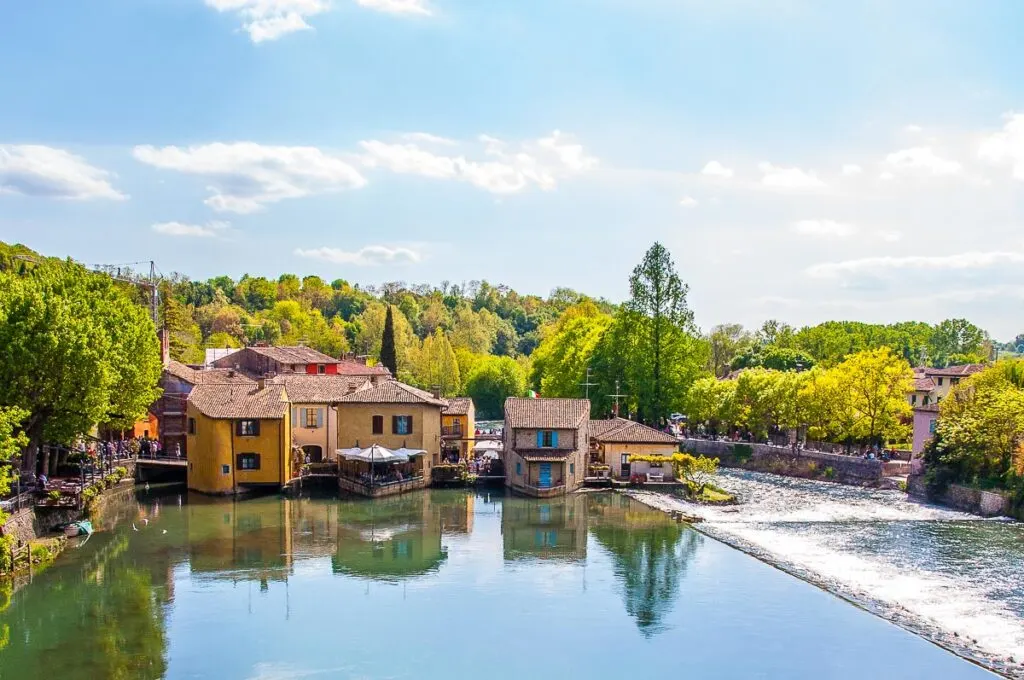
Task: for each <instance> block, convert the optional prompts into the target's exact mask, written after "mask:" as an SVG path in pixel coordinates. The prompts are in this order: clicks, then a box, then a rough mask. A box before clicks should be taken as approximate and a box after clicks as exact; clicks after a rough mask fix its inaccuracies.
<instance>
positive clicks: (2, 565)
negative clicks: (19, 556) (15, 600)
mask: <svg viewBox="0 0 1024 680" xmlns="http://www.w3.org/2000/svg"><path fill="white" fill-rule="evenodd" d="M13 548H14V536H13V535H7V536H0V572H2V573H7V572H9V571H11V550H12V549H13ZM3 610H4V607H0V611H3Z"/></svg>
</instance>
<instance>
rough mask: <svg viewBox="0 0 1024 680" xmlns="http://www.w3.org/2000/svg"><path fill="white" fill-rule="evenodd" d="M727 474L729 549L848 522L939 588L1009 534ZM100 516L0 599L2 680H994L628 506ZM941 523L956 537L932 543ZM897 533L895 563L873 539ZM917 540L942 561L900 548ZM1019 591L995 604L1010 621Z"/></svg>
mask: <svg viewBox="0 0 1024 680" xmlns="http://www.w3.org/2000/svg"><path fill="white" fill-rule="evenodd" d="M728 481H729V482H730V483H735V484H736V485H737V487H743V490H744V493H748V494H750V497H751V499H752V503H751V505H750V506H749V508H747V509H746V510H745V511H746V512H748V513H749V514H748V515H747V516H746V519H742V520H741V519H740V516H739V515H730V514H729V513H723V515H722V516H721V517H717V516H716V517H715V518H714V519H713V521H711V522H709V523H708V527H709V528H712V529H714V530H720V531H721V532H722V533H723V534H725V533H726V532H729V535H730V537H733V538H731V539H730V540H738V538H736V537H740V536H741V535H742V536H743V538H744V540H749V541H751V542H752V543H757V542H758V541H761V539H760V538H759V537H760V536H764V535H766V534H764V533H761V532H772V531H774V532H775V536H776V537H778V538H779V540H780V541H781V540H785V541H789V542H790V543H791V544H796V545H802V546H804V547H806V545H808V544H809V545H814V542H813V541H810V542H809V543H803V544H801V543H799V538H800V536H801V535H804V534H805V533H808V532H801V531H799V530H797V528H798V526H801V525H802V526H804V527H810V528H811V529H810V531H809V533H810V534H811V535H817V534H818V533H821V534H823V540H826V541H827V540H828V538H827V536H824V534H828V531H821V529H822V527H823V526H824V525H826V524H828V525H829V526H831V527H837V528H839V529H841V530H839V529H837V530H836V531H834V532H832V533H833V536H834V538H835V540H834V542H833V543H834V550H835V553H836V554H848V553H851V551H854V550H855V548H854V544H857V545H859V546H864V549H865V550H869V552H870V554H871V556H870V557H868V556H864V557H858V558H856V559H860V560H862V561H863V564H865V565H870V566H871V567H872V568H873V569H875V570H876V572H877V570H878V569H879V568H880V565H883V564H891V565H892V569H893V570H897V573H896V575H897V576H899V577H900V578H903V576H900V573H899V571H898V570H902V571H903V572H904V573H906V574H907V578H911V575H912V574H914V573H915V572H914V570H916V569H918V567H916V566H915V565H916V564H917V563H918V562H922V561H924V562H927V561H928V560H929V559H937V560H939V561H940V562H942V563H943V564H946V565H948V567H949V570H950V574H948V575H943V574H939V573H936V574H935V575H934V576H933V577H932V578H935V579H940V578H949V579H950V580H952V578H953V577H954V575H955V569H956V568H955V566H954V564H955V563H956V562H958V561H959V562H971V561H972V560H971V550H972V547H971V546H980V545H982V543H981V541H983V540H986V535H985V534H984V533H983V532H984V531H986V530H987V529H988V528H989V527H998V526H1000V525H998V524H996V523H984V522H970V521H967V520H966V518H960V517H945V518H943V519H940V515H941V512H940V511H932V510H923V509H922V510H915V512H934V513H939V514H936V515H935V521H932V522H930V523H929V526H930V527H931V528H932V529H934V530H935V531H936V532H937V533H938V534H940V537H939V538H932V539H929V538H928V537H927V535H926V534H927V532H924V531H920V530H915V529H914V528H913V527H903V528H901V527H899V526H897V525H898V524H899V523H900V522H903V523H904V524H907V522H906V521H905V518H904V517H900V516H898V515H897V516H893V517H889V518H880V517H877V516H876V517H875V518H874V519H869V518H868V516H869V515H870V514H871V513H875V512H881V510H879V509H878V508H880V507H882V506H887V505H889V503H890V499H888V498H885V499H879V500H869V499H866V498H865V497H864V496H860V495H858V494H863V493H867V492H861V491H858V490H854V491H852V492H849V493H851V494H852V495H851V496H850V498H848V499H845V500H844V499H842V498H840V497H838V496H836V495H835V494H841V493H846V492H845V491H843V490H842V489H839V488H837V489H831V488H830V489H828V490H826V491H825V492H824V493H819V492H817V491H814V490H811V491H804V490H799V489H797V490H795V491H793V494H794V495H793V498H797V497H799V496H800V495H801V494H809V497H808V506H810V505H812V504H813V502H814V501H813V498H828V499H830V500H829V501H828V502H829V503H834V505H835V507H831V508H825V509H823V510H822V512H825V513H832V517H831V520H830V521H828V522H825V521H822V520H821V516H819V515H808V516H802V517H801V516H800V512H799V510H798V509H797V508H796V507H793V506H792V504H788V503H784V504H783V507H780V508H779V510H780V511H784V512H791V514H792V518H791V519H792V521H790V522H785V521H783V522H774V520H772V519H771V518H770V517H769V516H768V512H769V510H770V503H773V502H775V501H768V500H764V499H760V500H759V499H758V497H759V494H760V493H761V491H763V490H765V486H764V485H765V484H766V482H763V481H758V480H757V479H754V478H745V477H735V478H730V479H729V480H728ZM787 493H788V492H787ZM823 502H824V501H823ZM857 507H860V508H861V510H856V508H857ZM843 508H851V509H849V510H843ZM715 512H716V513H717V512H718V511H717V510H716V511H715ZM858 512H861V513H863V514H862V515H857V514H856V513H858ZM920 523H921V524H924V522H923V521H922V522H920ZM818 525H821V526H818ZM874 525H877V526H874ZM946 525H948V527H946ZM102 526H103V530H102V531H99V532H97V533H96V534H94V535H93V536H92V537H91V538H90V539H89V540H88V541H87V542H86V543H85V544H84V545H82V546H80V547H71V548H69V549H68V550H67V551H66V552H65V553H64V555H62V556H61V558H60V559H59V560H58V561H57V563H56V564H54V565H53V566H52V567H50V568H49V569H47V570H46V571H44V572H43V573H41V574H39V575H37V576H36V577H35V578H34V580H33V582H32V583H30V584H28V585H26V586H24V587H22V588H20V589H18V590H16V591H15V592H14V593H13V595H10V593H9V592H5V591H3V590H0V678H2V679H4V680H6V679H7V678H15V679H22V678H45V679H53V680H58V679H59V680H80V679H81V680H84V679H90V680H92V679H98V678H104V679H105V678H114V679H118V680H120V679H133V678H144V679H155V678H174V679H178V678H182V679H184V678H189V679H191V678H217V679H218V680H220V679H228V680H230V679H235V678H238V679H242V680H294V679H299V678H476V677H487V678H489V679H503V678H563V679H564V678H575V677H587V678H626V677H644V678H668V677H707V678H712V677H713V678H808V679H810V678H837V679H839V680H845V679H850V680H853V679H857V680H860V679H862V678H928V679H930V680H934V679H936V678H942V679H943V680H947V679H950V680H958V679H960V678H967V679H971V678H985V677H991V676H990V674H989V673H988V671H985V670H984V669H982V668H980V667H978V666H977V665H974V664H971V663H969V662H967V661H965V660H963V659H961V658H959V657H957V656H954V655H953V654H951V653H949V652H947V651H946V650H944V649H942V648H940V647H938V646H936V645H933V644H931V643H930V642H928V641H926V640H924V639H923V638H921V637H919V636H917V635H914V634H912V633H910V632H908V631H906V630H904V629H903V628H900V627H897V626H893V625H892V624H890V623H889V622H887V621H885V620H883V619H882V618H879V617H877V616H875V615H873V614H871V613H869V612H867V611H864V610H863V609H861V608H858V607H855V606H852V605H851V604H849V603H848V602H846V601H844V600H842V599H840V598H837V597H835V596H833V595H831V594H829V593H827V592H825V591H824V590H822V589H820V588H817V587H815V586H813V585H811V584H808V583H806V582H804V581H803V580H801V579H798V578H795V577H793V576H791V575H789V574H786V573H784V572H783V571H780V570H778V569H775V568H773V567H772V566H769V565H768V564H765V563H764V562H762V561H759V560H757V559H755V558H753V557H751V556H749V555H747V554H745V553H744V552H741V551H739V550H736V549H734V548H732V547H730V546H728V545H726V544H725V543H722V542H720V541H718V540H715V539H713V538H710V537H708V536H706V535H704V534H702V533H699V532H697V531H694V530H693V529H690V528H688V527H687V526H686V525H681V524H677V523H675V522H674V521H672V520H671V519H670V518H668V516H666V515H665V514H664V513H662V512H658V511H655V510H652V509H650V508H648V507H646V506H645V505H643V504H641V503H639V502H637V501H635V500H633V499H631V498H628V497H626V496H623V495H618V494H611V493H593V494H580V495H574V496H572V497H569V498H565V499H558V500H552V501H536V500H526V499H522V498H514V497H508V496H506V495H505V494H504V493H503V492H497V493H493V494H487V493H475V492H465V491H437V490H435V491H427V492H419V493H414V494H410V495H406V496H402V497H399V498H394V499H385V500H380V501H374V502H369V501H345V500H338V499H337V498H329V497H328V498H302V499H284V498H278V497H267V498H258V499H250V500H238V501H236V500H228V499H210V498H206V497H201V496H194V495H188V494H184V493H170V494H168V493H166V492H165V491H164V492H156V491H155V490H154V491H153V492H152V493H147V494H141V495H139V497H138V498H137V500H133V501H132V504H131V505H130V506H129V507H128V508H127V509H126V510H123V511H122V512H121V514H120V519H119V520H118V521H116V522H112V523H104V524H102ZM728 527H731V528H728ZM815 527H817V528H815ZM957 527H960V530H959V531H957V530H956V529H957ZM943 528H948V529H949V531H951V532H952V535H955V536H957V537H958V538H949V539H948V542H947V543H942V545H948V546H949V547H948V550H945V551H943V550H940V549H939V548H937V547H936V546H937V545H938V542H939V541H947V539H943V538H941V534H942V529H943ZM978 532H982V533H978ZM854 535H859V537H858V538H853V536H854ZM893 539H896V540H898V541H899V542H900V544H901V545H904V546H905V551H904V553H903V554H904V557H902V558H901V557H900V554H901V553H900V551H891V550H889V549H887V548H886V547H885V546H886V545H887V544H888V543H889V541H891V540H893ZM761 542H762V543H764V542H768V543H770V542H771V541H761ZM794 542H796V543H794ZM985 545H986V550H989V547H988V544H987V543H985ZM957 546H958V547H957ZM1018 548H1019V546H1018ZM801 549H803V548H801ZM856 549H859V548H856ZM788 550H789V549H788V548H787V551H788ZM918 550H920V551H924V552H925V553H927V552H928V551H930V552H931V554H932V556H933V557H931V558H929V557H927V555H924V554H922V556H920V557H911V556H909V555H907V554H906V553H912V552H915V551H918ZM1006 550H1007V551H1009V550H1012V546H1007V547H1006ZM794 552H797V551H796V550H794V551H791V552H790V554H793V553H794ZM807 552H808V553H809V554H811V555H814V554H816V553H815V551H814V550H811V549H807ZM945 552H948V553H949V554H948V555H946V554H945ZM876 555H877V557H876ZM900 559H903V560H905V561H904V562H900ZM1006 559H1010V556H1009V552H1008V553H1007V556H1006ZM1016 568H1019V563H1018V564H1017V565H1016ZM993 571H997V569H996V568H993ZM912 577H913V578H915V579H917V580H918V582H919V581H920V579H921V578H922V577H920V576H917V575H914V576H912ZM950 582H951V581H950ZM901 587H903V586H901ZM1009 590H1012V588H1010V589H1009ZM959 592H960V591H959V590H956V589H954V591H952V592H949V593H948V595H950V596H951V597H952V596H957V595H958V593H959ZM965 592H966V591H965ZM908 596H913V593H908ZM965 597H967V599H969V600H970V601H971V602H974V601H975V600H976V598H977V597H981V596H980V595H974V594H971V595H969V596H965ZM1012 597H1017V598H1019V592H1016V591H1015V594H1014V595H1013V596H1012ZM1012 597H1011V596H1009V595H1008V596H1007V597H1006V598H1004V599H1003V600H1001V601H1002V602H1003V608H1002V609H999V610H998V611H996V612H995V613H994V615H995V616H998V617H999V620H1000V621H1002V622H1007V623H1012V622H1014V621H1015V620H1016V621H1017V622H1018V624H1019V616H1018V617H1017V619H1014V616H1013V611H1014V609H1013V608H1014V607H1018V608H1019V599H1017V600H1014V599H1012ZM972 598H973V599H972ZM993 598H994V596H993ZM965 601H966V600H965ZM985 601H986V602H989V603H991V602H994V601H996V600H995V599H988V600H985ZM1017 613H1018V614H1019V610H1018V611H1017ZM964 630H966V629H964ZM1013 630H1019V627H1018V628H1013V629H1011V637H1012V631H1013ZM993 635H994V634H993Z"/></svg>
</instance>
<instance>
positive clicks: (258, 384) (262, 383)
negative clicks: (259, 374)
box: [256, 378, 267, 390]
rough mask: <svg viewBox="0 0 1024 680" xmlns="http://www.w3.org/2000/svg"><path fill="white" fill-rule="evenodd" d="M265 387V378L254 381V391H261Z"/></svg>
mask: <svg viewBox="0 0 1024 680" xmlns="http://www.w3.org/2000/svg"><path fill="white" fill-rule="evenodd" d="M266 386H267V379H266V378H260V379H259V380H257V381H256V389H258V390H262V389H263V388H264V387H266Z"/></svg>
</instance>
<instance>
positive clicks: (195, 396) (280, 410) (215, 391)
mask: <svg viewBox="0 0 1024 680" xmlns="http://www.w3.org/2000/svg"><path fill="white" fill-rule="evenodd" d="M188 403H190V404H192V405H193V406H194V407H195V408H196V410H198V411H199V412H200V413H202V414H203V415H205V416H207V417H209V418H254V419H260V418H263V419H268V418H281V417H282V416H284V414H285V413H286V412H287V411H288V402H287V401H286V395H285V388H284V386H283V385H277V384H269V385H267V386H266V387H264V388H263V389H262V390H261V389H260V388H259V386H258V385H256V384H255V383H252V384H249V385H237V384H232V385H225V384H212V383H204V384H202V385H196V387H195V389H193V390H192V392H191V393H189V395H188Z"/></svg>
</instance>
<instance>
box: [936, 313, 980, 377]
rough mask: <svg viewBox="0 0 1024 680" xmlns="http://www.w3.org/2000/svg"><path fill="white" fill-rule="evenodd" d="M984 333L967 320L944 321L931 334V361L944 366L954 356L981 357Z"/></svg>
mask: <svg viewBox="0 0 1024 680" xmlns="http://www.w3.org/2000/svg"><path fill="white" fill-rule="evenodd" d="M987 339H988V338H987V337H986V333H985V332H984V331H983V330H981V329H980V328H978V327H977V326H975V325H974V324H972V323H971V322H969V321H968V320H967V319H946V320H945V321H943V322H942V323H940V324H939V325H938V326H936V327H935V331H934V332H933V333H932V338H931V344H932V352H933V355H932V356H931V361H932V364H933V365H936V366H945V365H947V364H948V363H949V359H950V357H951V356H952V355H954V354H970V355H981V354H982V346H983V344H984V342H985V340H987Z"/></svg>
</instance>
